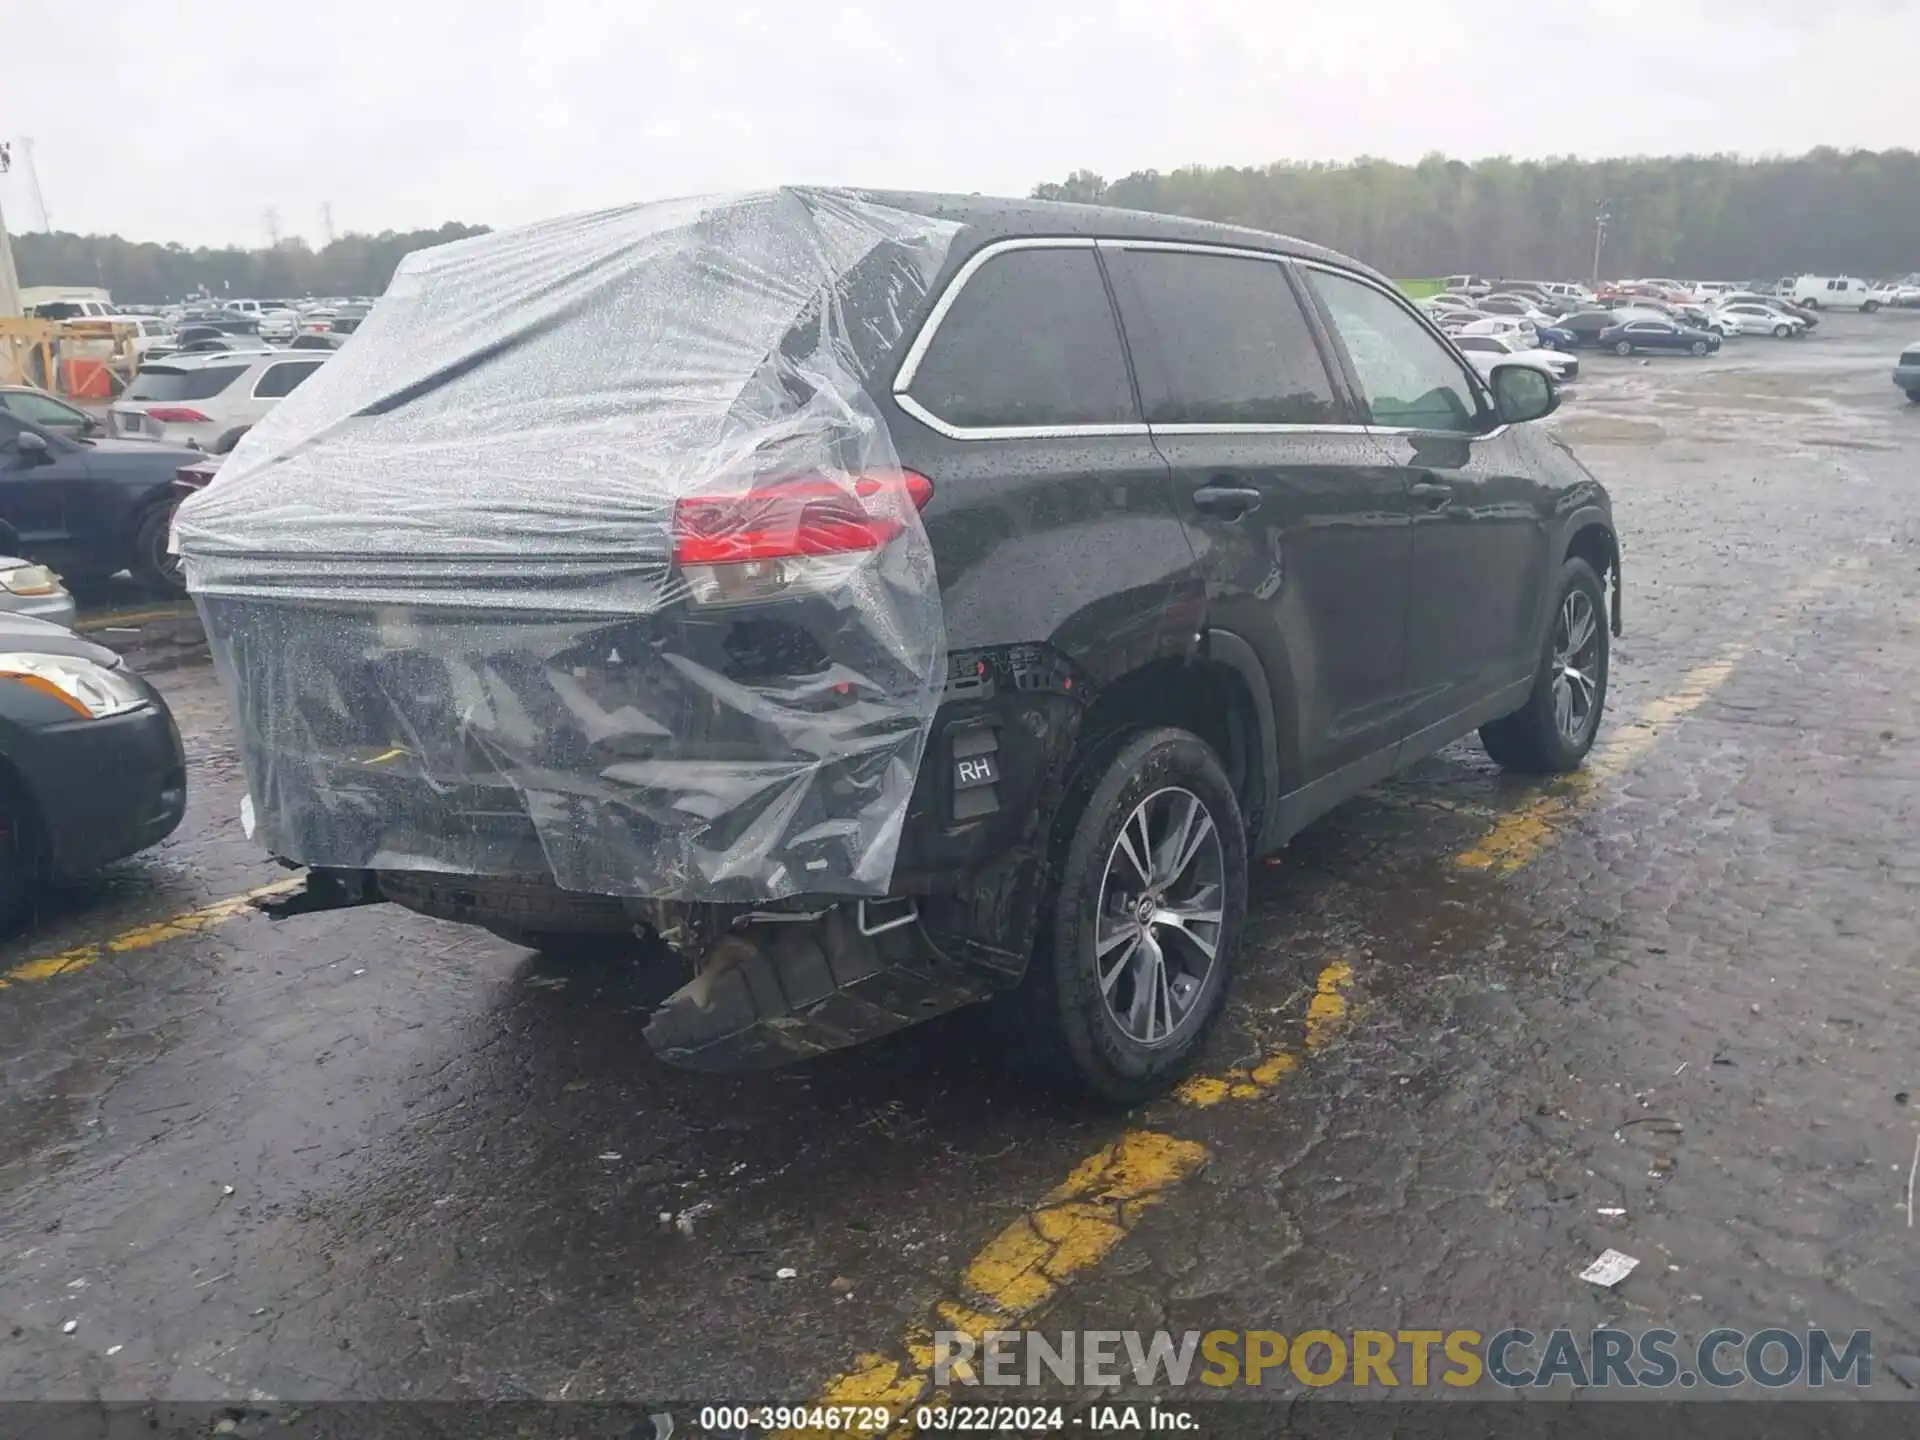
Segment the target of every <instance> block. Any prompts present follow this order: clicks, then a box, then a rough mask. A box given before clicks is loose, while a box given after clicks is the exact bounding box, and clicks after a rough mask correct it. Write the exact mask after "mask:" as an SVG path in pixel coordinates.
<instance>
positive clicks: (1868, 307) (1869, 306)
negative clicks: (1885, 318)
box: [1860, 300, 1880, 315]
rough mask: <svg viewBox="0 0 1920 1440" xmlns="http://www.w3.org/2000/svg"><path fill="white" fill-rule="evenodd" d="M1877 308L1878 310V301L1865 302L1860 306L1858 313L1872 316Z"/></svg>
mask: <svg viewBox="0 0 1920 1440" xmlns="http://www.w3.org/2000/svg"><path fill="white" fill-rule="evenodd" d="M1879 308H1880V302H1879V301H1878V300H1867V301H1864V302H1862V304H1861V306H1860V313H1861V314H1862V315H1871V314H1873V312H1874V311H1876V310H1878V309H1879Z"/></svg>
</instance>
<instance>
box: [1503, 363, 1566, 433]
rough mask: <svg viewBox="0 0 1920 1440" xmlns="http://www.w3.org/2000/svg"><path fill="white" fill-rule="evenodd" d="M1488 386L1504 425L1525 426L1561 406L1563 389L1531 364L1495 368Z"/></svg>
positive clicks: (1506, 365) (1510, 364)
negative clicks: (1490, 386)
mask: <svg viewBox="0 0 1920 1440" xmlns="http://www.w3.org/2000/svg"><path fill="white" fill-rule="evenodd" d="M1488 383H1489V384H1491V385H1492V387H1493V408H1494V411H1495V413H1496V414H1498V415H1499V417H1500V423H1501V424H1502V425H1524V424H1525V423H1526V422H1527V421H1529V420H1538V419H1540V418H1541V417H1542V416H1545V415H1551V414H1552V413H1553V412H1554V411H1555V410H1556V409H1558V408H1559V405H1560V387H1559V386H1557V385H1555V384H1554V383H1553V381H1551V380H1549V379H1548V378H1547V377H1546V375H1545V374H1543V373H1542V372H1541V371H1538V370H1536V369H1534V368H1533V367H1532V366H1531V365H1518V364H1512V363H1509V364H1505V365H1495V366H1494V367H1493V374H1492V375H1491V376H1490V377H1488Z"/></svg>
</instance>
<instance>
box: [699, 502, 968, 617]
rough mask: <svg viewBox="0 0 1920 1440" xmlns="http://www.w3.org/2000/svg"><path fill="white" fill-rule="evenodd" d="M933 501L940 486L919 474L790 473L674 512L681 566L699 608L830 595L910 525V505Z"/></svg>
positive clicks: (918, 507) (919, 505) (920, 505)
mask: <svg viewBox="0 0 1920 1440" xmlns="http://www.w3.org/2000/svg"><path fill="white" fill-rule="evenodd" d="M932 496H933V482H932V481H931V480H929V479H927V477H926V476H924V475H916V474H914V473H913V472H912V471H911V470H902V471H898V472H895V473H891V474H879V475H860V476H856V477H854V478H853V479H852V480H851V482H841V481H835V480H829V479H827V478H826V477H824V476H820V475H797V476H787V477H783V478H781V479H778V480H765V481H762V482H761V483H759V484H757V485H755V486H753V487H752V488H751V489H748V490H740V491H735V492H733V493H730V494H718V495H686V496H682V497H681V498H680V500H679V501H678V502H676V503H675V505H674V507H673V559H674V563H675V564H676V565H678V566H679V567H680V575H681V578H682V579H684V580H685V581H686V584H687V591H688V594H689V595H690V596H691V597H692V599H693V601H694V603H695V604H698V605H743V604H752V603H757V602H760V601H767V600H775V599H780V598H784V597H788V596H791V595H793V594H795V593H797V592H805V591H808V590H816V591H822V590H829V589H832V588H834V587H835V586H838V585H842V584H845V583H846V581H847V580H848V579H849V578H850V576H851V575H852V573H853V571H854V570H855V569H857V568H858V567H859V566H860V565H861V564H862V563H863V560H862V557H863V556H866V555H869V554H871V553H872V552H874V551H876V550H879V549H880V548H882V547H883V546H885V545H886V544H887V543H888V542H889V541H891V540H893V539H894V538H896V537H897V536H898V535H899V534H900V533H901V532H902V531H903V530H905V529H906V523H905V519H904V515H903V509H904V506H903V504H902V502H903V501H904V502H905V503H906V504H911V505H912V506H913V508H914V509H915V510H919V509H921V508H923V507H924V506H925V505H926V503H927V501H928V500H929V499H931V498H932ZM875 502H878V503H877V504H876V503H875ZM889 502H891V503H889Z"/></svg>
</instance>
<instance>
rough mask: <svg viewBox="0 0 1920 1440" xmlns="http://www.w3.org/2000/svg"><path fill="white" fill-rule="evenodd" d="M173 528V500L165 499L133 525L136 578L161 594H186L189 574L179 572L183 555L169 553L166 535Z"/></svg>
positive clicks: (134, 576)
mask: <svg viewBox="0 0 1920 1440" xmlns="http://www.w3.org/2000/svg"><path fill="white" fill-rule="evenodd" d="M172 528H173V502H172V501H171V500H162V501H160V502H159V503H157V504H154V505H150V506H148V507H147V510H146V513H145V514H143V515H142V516H141V517H140V521H139V523H138V524H137V525H135V526H134V527H133V565H132V567H131V568H132V570H133V578H134V579H136V580H138V581H139V582H140V583H141V584H142V585H144V586H146V587H147V588H148V589H149V590H152V591H155V592H156V593H158V594H162V595H184V594H186V593H187V582H186V577H185V576H183V575H182V574H181V573H180V557H179V556H178V555H170V554H168V553H167V536H168V532H169V531H170V530H171V529H172Z"/></svg>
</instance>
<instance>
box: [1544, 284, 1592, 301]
mask: <svg viewBox="0 0 1920 1440" xmlns="http://www.w3.org/2000/svg"><path fill="white" fill-rule="evenodd" d="M1540 289H1541V290H1542V291H1543V292H1544V293H1545V294H1548V295H1551V296H1553V298H1554V299H1556V300H1565V301H1566V302H1567V303H1568V304H1570V305H1591V304H1592V303H1593V292H1592V291H1591V290H1589V289H1588V288H1587V287H1586V286H1584V285H1576V284H1573V283H1571V282H1569V281H1566V280H1549V281H1547V282H1546V283H1545V284H1544V285H1542V286H1541V287H1540Z"/></svg>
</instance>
